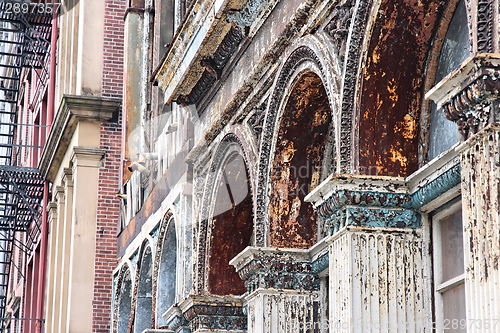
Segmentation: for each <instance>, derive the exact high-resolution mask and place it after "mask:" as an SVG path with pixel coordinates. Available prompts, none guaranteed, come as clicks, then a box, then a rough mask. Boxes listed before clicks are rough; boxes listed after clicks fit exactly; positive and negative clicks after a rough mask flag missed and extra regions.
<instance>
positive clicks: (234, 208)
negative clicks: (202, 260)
mask: <svg viewBox="0 0 500 333" xmlns="http://www.w3.org/2000/svg"><path fill="white" fill-rule="evenodd" d="M223 165H224V166H223V168H222V172H221V173H220V175H219V181H218V183H217V184H216V186H217V188H216V200H215V205H214V207H215V211H214V214H213V215H214V217H213V219H212V230H211V238H210V246H211V248H210V252H211V253H210V259H209V274H208V291H209V292H210V293H211V294H214V295H241V294H243V293H245V291H246V288H245V285H244V283H243V281H242V280H241V278H240V277H239V275H238V274H237V273H236V271H235V269H234V267H233V266H231V265H229V261H230V260H231V259H233V258H234V257H235V256H236V255H237V254H238V253H240V252H241V251H243V250H244V249H245V248H246V247H247V246H248V245H250V241H251V237H252V231H253V215H252V211H253V209H252V196H251V191H250V179H249V174H248V172H247V168H246V164H245V160H244V159H243V156H242V155H241V154H239V153H235V152H233V153H232V154H230V155H229V156H228V158H227V159H226V161H225V163H224V164H223Z"/></svg>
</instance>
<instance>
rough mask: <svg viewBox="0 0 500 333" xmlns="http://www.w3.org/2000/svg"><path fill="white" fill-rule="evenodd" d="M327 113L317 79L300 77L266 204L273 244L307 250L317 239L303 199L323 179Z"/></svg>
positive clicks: (284, 124) (283, 124)
mask: <svg viewBox="0 0 500 333" xmlns="http://www.w3.org/2000/svg"><path fill="white" fill-rule="evenodd" d="M331 113H332V112H331V109H330V104H329V101H328V95H327V93H326V90H325V88H324V86H323V82H322V81H321V79H320V77H319V76H318V75H316V74H314V73H312V72H308V73H305V74H303V75H302V76H301V77H300V78H299V79H298V80H297V82H296V83H295V84H294V86H293V88H292V90H291V93H290V96H289V97H288V101H287V103H286V106H285V109H284V112H283V116H282V119H281V123H280V127H279V131H278V139H277V142H276V150H275V154H274V160H273V165H272V175H271V195H270V202H269V223H270V243H271V246H276V247H286V248H308V247H310V246H312V245H314V244H315V242H316V240H317V225H316V214H315V212H314V210H313V207H312V205H311V204H310V203H307V202H304V197H305V196H306V195H307V194H308V193H309V192H310V191H311V190H313V189H314V188H315V187H316V186H317V185H318V184H319V183H320V181H321V177H322V174H321V173H322V168H323V157H324V153H325V146H326V145H327V141H328V133H329V128H330V123H331V120H332V116H331ZM323 176H324V175H323Z"/></svg>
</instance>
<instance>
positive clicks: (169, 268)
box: [156, 217, 177, 328]
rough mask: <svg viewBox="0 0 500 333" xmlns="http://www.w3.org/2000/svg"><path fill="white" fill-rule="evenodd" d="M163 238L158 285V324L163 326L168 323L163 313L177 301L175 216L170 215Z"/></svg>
mask: <svg viewBox="0 0 500 333" xmlns="http://www.w3.org/2000/svg"><path fill="white" fill-rule="evenodd" d="M167 223H168V227H167V231H166V232H165V237H164V239H163V244H162V250H161V258H160V269H159V274H158V286H157V293H156V294H157V301H156V302H157V303H156V304H157V308H156V326H157V327H158V328H163V327H165V325H166V324H167V323H166V321H165V318H163V314H164V313H165V311H167V310H168V309H169V308H170V307H171V306H172V305H174V303H175V290H176V272H177V236H176V234H175V223H174V218H173V217H170V220H169V221H168V222H167Z"/></svg>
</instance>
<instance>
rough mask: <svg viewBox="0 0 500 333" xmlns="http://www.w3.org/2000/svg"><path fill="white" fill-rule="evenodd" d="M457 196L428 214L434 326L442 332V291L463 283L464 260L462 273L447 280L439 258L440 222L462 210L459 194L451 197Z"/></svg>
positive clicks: (463, 238) (437, 330)
mask: <svg viewBox="0 0 500 333" xmlns="http://www.w3.org/2000/svg"><path fill="white" fill-rule="evenodd" d="M457 198H459V199H458V200H457V202H455V203H453V204H451V205H450V206H449V207H446V208H444V209H443V210H441V211H439V212H437V213H436V214H435V215H433V216H430V222H431V226H432V261H433V282H434V283H433V287H434V309H435V311H434V315H435V325H434V326H435V329H436V332H442V331H443V329H444V327H443V325H444V320H445V318H444V308H443V293H445V292H446V291H449V290H451V289H453V288H455V287H459V286H462V285H465V262H464V272H463V273H462V274H460V275H458V276H455V277H453V278H451V279H449V280H447V281H443V274H442V260H441V254H442V244H441V228H440V222H441V221H442V220H443V219H444V218H446V217H448V216H450V215H452V214H454V213H456V212H458V211H459V210H460V211H461V210H462V199H461V197H460V196H458V197H455V198H453V199H457ZM453 199H452V200H453ZM452 200H450V201H452ZM450 201H448V202H450ZM462 217H463V215H462ZM462 244H463V245H464V249H465V231H464V230H463V219H462ZM464 252H465V251H464ZM463 257H464V258H463V259H465V253H463ZM464 306H465V304H464ZM465 310H466V309H465ZM449 319H451V318H449ZM453 319H455V318H453ZM456 319H458V318H456ZM464 319H467V318H464Z"/></svg>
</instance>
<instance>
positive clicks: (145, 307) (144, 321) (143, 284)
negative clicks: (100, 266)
mask: <svg viewBox="0 0 500 333" xmlns="http://www.w3.org/2000/svg"><path fill="white" fill-rule="evenodd" d="M152 262H153V257H152V254H151V248H150V247H149V246H148V247H146V249H145V250H144V254H143V256H142V261H141V266H140V272H139V283H138V285H137V303H136V310H135V332H136V333H142V332H143V331H144V330H145V329H150V328H151V318H152V300H153V265H152Z"/></svg>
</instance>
